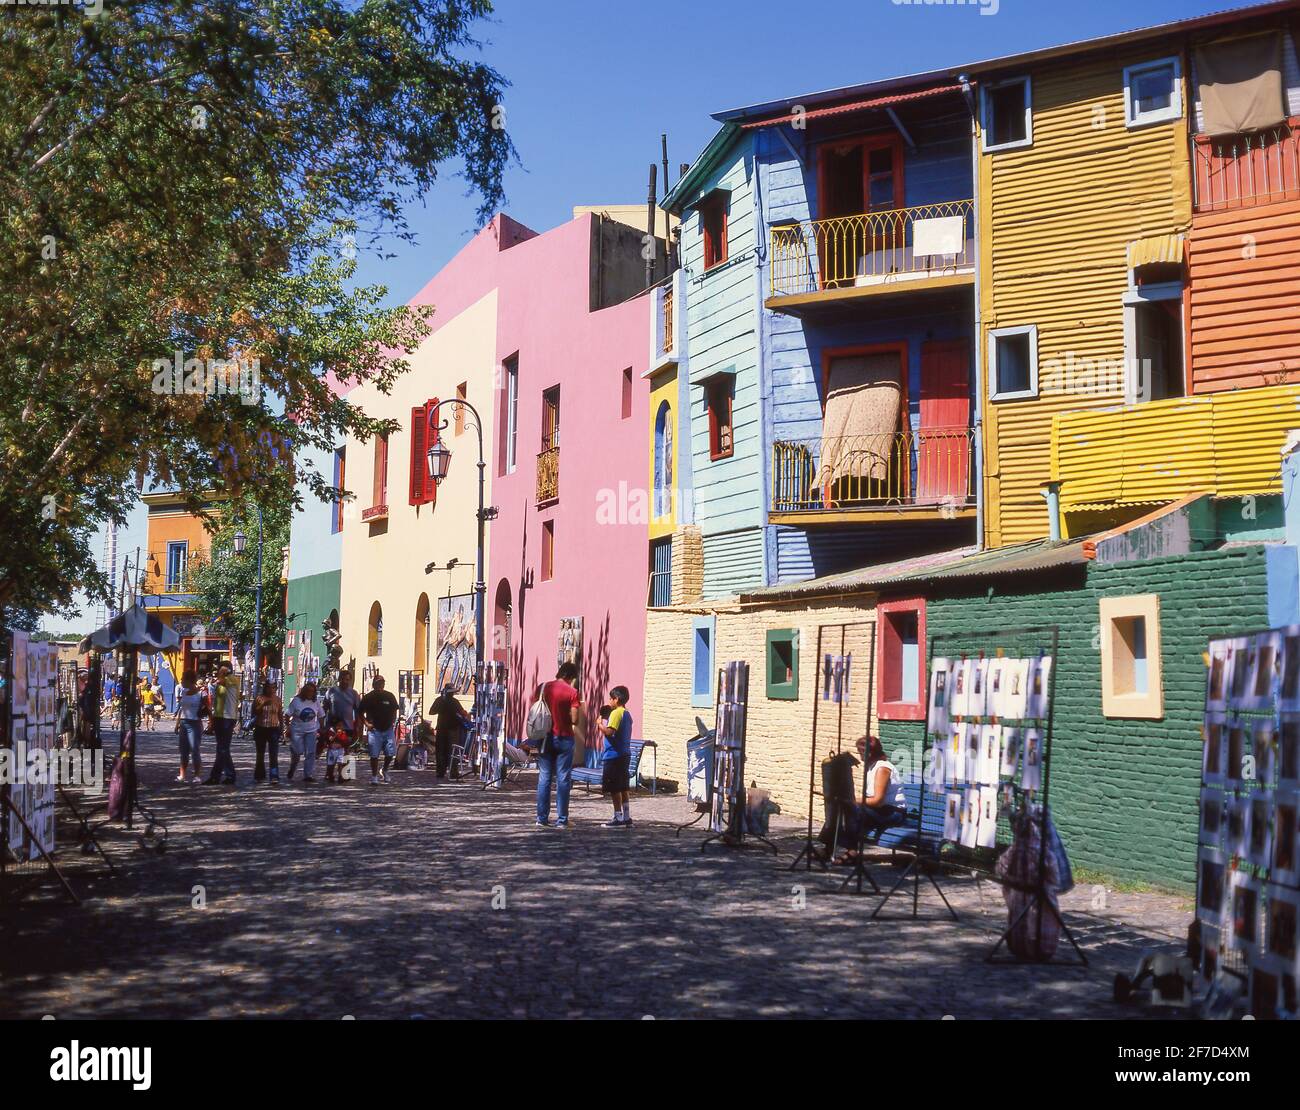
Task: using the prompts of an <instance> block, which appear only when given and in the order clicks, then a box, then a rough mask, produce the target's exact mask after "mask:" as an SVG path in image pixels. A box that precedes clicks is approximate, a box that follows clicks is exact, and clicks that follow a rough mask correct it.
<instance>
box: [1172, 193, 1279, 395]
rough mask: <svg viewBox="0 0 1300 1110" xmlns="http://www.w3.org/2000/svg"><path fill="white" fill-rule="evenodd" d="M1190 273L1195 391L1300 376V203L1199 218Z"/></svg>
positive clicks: (1191, 247) (1190, 246)
mask: <svg viewBox="0 0 1300 1110" xmlns="http://www.w3.org/2000/svg"><path fill="white" fill-rule="evenodd" d="M1188 276H1189V279H1190V282H1189V284H1190V289H1191V292H1190V295H1189V317H1190V332H1191V341H1190V353H1191V367H1192V392H1194V393H1211V392H1214V391H1217V390H1223V389H1240V388H1242V387H1245V386H1260V385H1268V384H1271V383H1275V382H1277V381H1278V380H1279V376H1280V375H1284V374H1287V373H1290V374H1291V375H1293V376H1296V377H1298V378H1300V201H1288V202H1283V203H1281V204H1266V205H1261V206H1259V207H1252V208H1238V209H1229V210H1227V211H1222V212H1205V213H1198V214H1197V215H1196V216H1195V217H1194V218H1193V221H1192V231H1191V235H1190V236H1189V238H1188ZM1283 380H1285V379H1283Z"/></svg>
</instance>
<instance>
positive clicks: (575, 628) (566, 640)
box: [555, 617, 582, 672]
mask: <svg viewBox="0 0 1300 1110" xmlns="http://www.w3.org/2000/svg"><path fill="white" fill-rule="evenodd" d="M562 663H572V664H573V665H574V666H576V667H577V668H578V670H579V672H581V671H582V618H581V617H561V618H560V642H559V650H558V651H557V652H556V654H555V664H556V666H557V667H558V666H559V665H560V664H562Z"/></svg>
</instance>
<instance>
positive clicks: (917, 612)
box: [876, 597, 926, 721]
mask: <svg viewBox="0 0 1300 1110" xmlns="http://www.w3.org/2000/svg"><path fill="white" fill-rule="evenodd" d="M876 619H877V621H878V622H879V627H878V628H877V632H876V642H877V645H878V646H877V648H876V655H877V659H876V670H877V673H878V674H879V675H880V708H879V713H880V717H881V719H882V720H889V721H921V720H924V719H925V702H926V679H925V600H924V599H923V598H919V597H917V598H906V599H900V600H898V601H882V602H880V603H879V604H878V605H877V606H876Z"/></svg>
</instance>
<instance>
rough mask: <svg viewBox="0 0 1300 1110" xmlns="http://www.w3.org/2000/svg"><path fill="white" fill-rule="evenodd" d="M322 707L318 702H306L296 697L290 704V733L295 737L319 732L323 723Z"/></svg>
mask: <svg viewBox="0 0 1300 1110" xmlns="http://www.w3.org/2000/svg"><path fill="white" fill-rule="evenodd" d="M321 716H322V713H321V705H320V702H318V701H304V700H303V699H302V698H300V697H297V696H296V695H295V697H294V699H293V701H291V702H290V703H289V731H290V733H291V734H292V735H294V736H306V735H307V734H308V733H312V732H319V731H320V723H321Z"/></svg>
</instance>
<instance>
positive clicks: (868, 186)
mask: <svg viewBox="0 0 1300 1110" xmlns="http://www.w3.org/2000/svg"><path fill="white" fill-rule="evenodd" d="M817 174H818V179H817V180H818V191H819V192H818V196H819V200H818V215H819V216H820V217H821V218H822V219H830V218H833V217H836V216H860V215H862V214H863V213H865V212H879V211H882V210H886V209H890V208H901V207H902V204H903V148H902V140H901V139H900V138H898V136H896V135H890V136H886V137H883V138H880V137H875V138H870V139H867V138H863V139H854V140H851V141H849V142H847V143H843V142H837V143H826V144H824V145H823V146H822V147H821V148H820V150H819V152H818V160H817Z"/></svg>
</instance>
